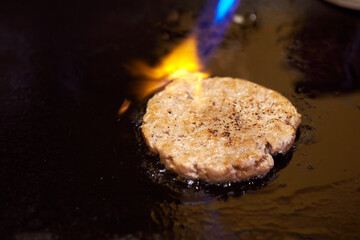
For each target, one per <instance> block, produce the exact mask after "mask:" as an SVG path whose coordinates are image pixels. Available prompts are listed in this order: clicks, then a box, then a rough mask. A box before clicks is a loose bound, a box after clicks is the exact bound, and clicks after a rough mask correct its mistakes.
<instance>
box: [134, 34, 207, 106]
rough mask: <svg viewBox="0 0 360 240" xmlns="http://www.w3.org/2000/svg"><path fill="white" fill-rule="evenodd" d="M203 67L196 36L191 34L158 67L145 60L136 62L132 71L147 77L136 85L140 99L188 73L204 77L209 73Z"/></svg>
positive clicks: (198, 77)
mask: <svg viewBox="0 0 360 240" xmlns="http://www.w3.org/2000/svg"><path fill="white" fill-rule="evenodd" d="M202 69H203V66H202V64H201V61H200V59H199V56H198V53H197V41H196V38H195V36H190V37H188V38H187V39H185V40H184V41H183V42H182V43H181V44H180V45H178V46H177V47H176V48H175V49H173V51H172V52H170V53H169V54H168V55H167V56H165V57H164V58H163V59H162V60H161V61H160V63H159V64H158V65H157V66H156V67H153V68H152V67H149V66H148V65H146V64H145V63H143V62H136V63H135V64H134V66H133V67H132V72H133V73H134V74H136V75H141V76H144V77H145V78H146V80H145V81H144V82H141V83H140V84H137V85H136V86H135V88H136V89H135V90H136V95H137V96H138V97H139V98H140V99H141V98H144V97H146V96H148V95H149V94H151V93H154V92H155V91H156V90H159V89H160V88H162V87H164V86H166V85H167V84H168V83H169V82H170V81H171V80H173V79H176V78H180V77H183V76H185V75H187V74H192V75H193V76H196V77H197V79H199V80H201V79H204V78H206V77H208V76H209V74H207V73H204V72H202ZM196 85H199V83H197V84H196ZM199 86H200V85H199ZM199 86H197V88H198V87H199Z"/></svg>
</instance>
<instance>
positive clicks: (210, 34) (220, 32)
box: [193, 0, 241, 65]
mask: <svg viewBox="0 0 360 240" xmlns="http://www.w3.org/2000/svg"><path fill="white" fill-rule="evenodd" d="M240 2H241V0H208V2H207V4H206V5H205V7H204V9H203V11H202V12H201V14H200V15H199V18H198V19H197V24H196V25H195V27H194V30H193V34H194V35H195V36H196V39H197V42H198V44H197V51H198V54H199V56H200V58H201V61H202V63H203V64H204V65H205V64H206V63H207V62H208V60H209V59H210V57H211V56H212V54H213V53H214V52H215V51H216V49H217V48H218V47H219V44H220V43H221V41H222V39H223V36H224V34H225V32H226V29H227V27H228V26H229V24H230V22H231V19H232V17H233V15H234V13H235V10H236V8H237V7H238V5H239V3H240Z"/></svg>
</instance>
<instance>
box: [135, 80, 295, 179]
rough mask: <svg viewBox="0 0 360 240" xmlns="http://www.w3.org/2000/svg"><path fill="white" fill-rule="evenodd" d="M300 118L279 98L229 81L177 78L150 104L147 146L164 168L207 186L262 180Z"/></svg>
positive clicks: (145, 121)
mask: <svg viewBox="0 0 360 240" xmlns="http://www.w3.org/2000/svg"><path fill="white" fill-rule="evenodd" d="M300 121H301V115H300V114H299V113H297V111H296V108H295V107H294V106H293V105H292V104H291V102H290V101H289V100H287V99H286V98H285V97H283V96H282V95H281V94H279V93H277V92H275V91H273V90H270V89H268V88H265V87H262V86H260V85H258V84H255V83H252V82H249V81H246V80H241V79H233V78H228V77H227V78H219V77H216V78H208V79H204V80H201V81H198V80H197V79H196V78H195V77H193V76H187V77H184V78H181V79H176V80H174V81H173V82H171V83H170V84H169V85H168V86H166V88H165V89H164V90H163V91H161V92H158V93H157V94H155V95H154V96H153V97H152V98H151V99H150V100H149V102H148V105H147V110H146V114H145V115H144V118H143V124H142V126H141V128H142V133H143V136H144V139H145V142H146V144H147V145H148V147H149V148H150V150H151V151H152V152H154V153H157V154H159V155H160V160H161V162H162V163H164V164H165V166H166V167H167V168H168V169H171V170H173V171H174V172H176V173H178V174H179V175H181V176H183V177H186V178H190V179H196V178H200V179H203V180H206V181H209V182H225V181H234V180H244V179H249V178H251V177H255V176H263V175H265V174H266V173H267V172H268V171H269V170H270V169H271V168H272V167H273V166H274V160H273V157H272V155H274V154H277V153H282V154H283V153H285V152H286V151H288V150H289V149H290V147H291V146H292V145H293V143H294V140H295V135H296V129H297V127H298V126H299V124H300Z"/></svg>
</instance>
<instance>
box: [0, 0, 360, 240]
mask: <svg viewBox="0 0 360 240" xmlns="http://www.w3.org/2000/svg"><path fill="white" fill-rule="evenodd" d="M203 5H204V1H200V2H197V3H194V2H193V1H160V2H159V3H157V4H151V2H150V1H133V2H130V3H121V2H118V1H110V2H106V3H104V2H99V1H75V2H74V1H72V2H66V1H65V2H61V3H55V4H50V3H42V2H41V1H33V2H31V3H28V2H25V1H8V2H5V3H1V7H0V36H1V37H0V66H1V67H0V111H1V114H0V161H1V166H0V169H1V170H0V190H1V196H0V201H1V206H0V212H1V215H0V238H1V239H122V238H125V239H126V238H130V239H131V238H133V239H134V238H135V239H153V238H170V239H173V238H180V239H181V238H187V239H189V238H194V237H199V238H206V239H209V238H214V239H215V238H216V239H219V238H226V239H231V238H233V239H236V238H242V239H254V238H265V239H266V238H270V239H276V238H290V237H292V238H295V239H296V238H299V239H304V238H311V239H332V238H333V239H339V238H349V239H353V238H356V236H358V235H359V229H360V228H359V226H358V225H359V222H360V221H359V220H360V219H359V215H358V214H357V213H358V211H359V208H360V204H359V203H360V199H359V194H358V192H359V187H360V186H359V176H360V170H359V169H360V166H359V161H358V159H359V154H358V149H359V147H360V145H359V144H360V142H359V140H358V139H359V138H358V135H359V132H360V125H359V122H360V121H359V120H360V95H359V93H358V91H357V89H358V86H359V82H358V79H359V68H358V66H359V58H358V56H360V54H357V53H358V52H359V48H360V47H359V16H358V13H356V12H352V11H349V10H344V9H340V8H337V7H334V6H332V5H329V4H327V3H323V2H321V1H302V0H296V1H285V0H276V1H265V0H261V1H250V0H243V1H242V3H241V4H240V6H239V8H238V10H237V13H238V14H242V15H244V16H245V21H244V23H243V24H242V25H237V24H232V25H231V26H230V28H229V31H228V33H227V34H226V36H225V39H224V41H223V43H222V44H221V46H220V47H219V49H218V51H217V52H216V53H215V54H214V56H213V57H212V58H211V59H210V61H209V63H208V66H207V67H208V69H209V70H210V71H211V73H212V74H213V75H214V76H231V77H240V78H245V79H248V80H251V81H253V82H256V83H259V84H262V85H264V86H266V87H269V88H272V89H274V90H277V91H279V92H280V93H282V94H284V95H285V96H286V97H288V98H289V99H290V101H291V102H292V103H293V104H294V105H295V106H296V107H297V108H298V110H299V112H300V113H301V114H302V116H303V121H302V125H301V127H300V130H299V133H298V140H297V144H296V147H295V149H294V151H293V152H291V154H292V156H291V154H290V155H289V156H285V159H284V158H280V159H277V160H278V161H277V165H276V166H278V167H275V168H274V171H272V172H271V174H270V175H268V176H266V177H265V178H264V179H260V180H258V179H255V180H250V181H248V182H243V183H238V184H231V185H229V184H226V185H223V186H217V185H211V186H208V185H206V184H205V183H201V182H186V181H185V180H184V179H177V178H176V176H172V175H171V174H170V175H166V174H165V173H166V171H165V172H164V169H163V167H162V166H159V165H157V164H156V161H157V159H156V157H155V156H149V154H148V153H147V152H146V148H144V147H143V145H142V140H141V136H139V134H138V126H139V124H140V122H141V114H142V111H143V110H142V109H143V108H144V106H145V103H144V102H143V103H139V104H134V105H132V107H131V109H130V110H129V112H127V113H126V114H125V115H124V116H122V117H121V118H120V119H119V118H117V116H116V112H117V110H118V108H119V106H121V103H122V101H123V99H124V98H129V97H131V94H130V93H129V92H128V90H127V89H128V88H127V87H128V86H129V84H130V83H131V82H133V81H134V80H135V78H134V77H132V76H130V75H129V73H128V71H127V69H126V65H127V64H129V62H130V61H132V60H134V59H145V60H147V61H149V62H151V63H154V62H156V61H157V60H158V59H159V57H161V56H163V55H164V54H165V53H166V52H168V51H169V50H170V49H171V48H172V47H173V46H174V45H176V44H177V43H178V42H179V40H181V39H183V38H184V37H185V36H186V35H187V33H188V32H189V31H190V30H191V27H192V25H193V24H194V20H195V17H196V16H197V15H198V14H199V13H200V11H201V9H202V7H203ZM250 14H256V21H251V20H250V19H249V15H250Z"/></svg>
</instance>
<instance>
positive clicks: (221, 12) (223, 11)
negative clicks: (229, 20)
mask: <svg viewBox="0 0 360 240" xmlns="http://www.w3.org/2000/svg"><path fill="white" fill-rule="evenodd" d="M235 1H236V0H219V3H218V5H217V7H216V16H215V19H214V22H215V23H218V22H221V21H223V20H224V18H225V17H226V15H227V14H228V12H229V11H230V9H231V8H232V6H233V5H234V3H235Z"/></svg>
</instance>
